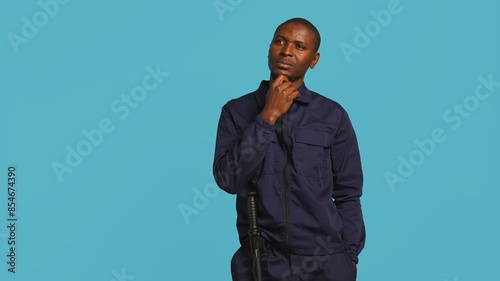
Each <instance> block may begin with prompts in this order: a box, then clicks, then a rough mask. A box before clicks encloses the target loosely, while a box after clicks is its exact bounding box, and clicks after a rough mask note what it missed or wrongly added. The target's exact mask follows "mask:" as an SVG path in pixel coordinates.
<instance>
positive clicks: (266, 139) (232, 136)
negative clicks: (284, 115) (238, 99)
mask: <svg viewBox="0 0 500 281" xmlns="http://www.w3.org/2000/svg"><path fill="white" fill-rule="evenodd" d="M235 119H238V120H235ZM245 123H246V124H245ZM274 132H275V125H273V124H270V123H268V122H266V121H265V120H264V119H262V118H261V117H260V115H257V116H256V117H255V120H254V121H253V122H250V123H249V122H248V121H245V120H243V118H241V117H240V116H238V115H237V116H234V115H233V112H232V111H231V110H229V109H228V108H227V106H224V107H223V108H222V113H221V116H220V119H219V125H218V128H217V139H216V144H215V157H214V165H213V173H214V177H215V181H216V182H217V185H219V187H220V188H222V189H223V190H225V191H226V192H228V193H231V194H236V193H237V192H238V191H239V190H240V188H242V187H243V186H244V185H245V184H247V183H248V182H250V180H251V179H252V177H253V175H254V174H255V173H256V172H257V171H258V169H259V167H260V165H261V163H262V161H263V159H264V157H265V155H266V153H267V150H268V148H269V146H270V144H271V141H272V139H273V138H274V137H275V133H274Z"/></svg>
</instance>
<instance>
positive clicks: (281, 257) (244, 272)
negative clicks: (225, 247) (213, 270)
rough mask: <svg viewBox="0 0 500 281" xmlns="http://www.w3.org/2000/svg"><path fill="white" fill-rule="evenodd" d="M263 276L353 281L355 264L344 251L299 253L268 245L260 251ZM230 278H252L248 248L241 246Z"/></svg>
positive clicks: (244, 280) (291, 280)
mask: <svg viewBox="0 0 500 281" xmlns="http://www.w3.org/2000/svg"><path fill="white" fill-rule="evenodd" d="M261 263H262V275H263V276H262V279H263V280H269V281H271V280H272V281H285V280H286V281H309V280H311V281H355V280H356V274H357V272H356V267H355V266H354V265H353V264H352V262H351V260H350V258H349V256H348V254H347V253H346V252H341V253H335V254H331V255H325V256H300V255H291V254H288V253H284V252H282V251H281V250H279V249H276V248H274V247H268V248H267V249H265V250H263V252H262V253H261ZM231 275H232V277H233V281H253V280H254V279H253V275H252V271H251V269H250V257H249V247H248V245H247V244H245V245H244V246H242V247H240V248H239V249H238V250H237V251H236V253H235V254H234V256H233V258H232V260H231Z"/></svg>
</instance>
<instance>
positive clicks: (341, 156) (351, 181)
mask: <svg viewBox="0 0 500 281" xmlns="http://www.w3.org/2000/svg"><path fill="white" fill-rule="evenodd" d="M331 158H332V164H333V165H332V169H333V177H334V181H333V182H334V186H333V191H332V197H333V198H334V199H335V205H336V206H337V209H338V212H339V214H340V216H341V219H342V224H343V228H342V237H343V240H344V244H345V248H346V249H347V251H348V253H349V255H350V257H351V260H353V261H354V262H356V263H357V262H358V255H359V253H360V252H361V250H362V249H363V247H364V244H365V236H366V234H365V225H364V221H363V214H362V211H361V202H360V197H361V195H362V188H363V172H362V168H361V160H360V155H359V148H358V142H357V139H356V134H355V132H354V129H353V127H352V124H351V121H350V120H349V117H348V115H347V113H346V112H345V111H344V112H343V114H342V118H341V122H340V126H339V129H338V131H337V133H336V136H335V141H334V145H333V147H332V149H331Z"/></svg>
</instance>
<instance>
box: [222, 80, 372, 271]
mask: <svg viewBox="0 0 500 281" xmlns="http://www.w3.org/2000/svg"><path fill="white" fill-rule="evenodd" d="M268 88H269V82H268V81H263V82H262V83H261V84H260V87H259V89H258V90H257V91H255V92H252V93H249V94H247V95H244V96H242V97H240V98H237V99H234V100H231V101H229V102H228V103H227V104H226V105H224V107H223V108H222V113H221V116H220V120H219V125H218V129H217V141H216V148H215V159H214V166H213V172H214V176H215V179H216V182H217V184H218V185H219V187H220V188H222V189H223V190H225V191H226V192H228V193H231V194H237V199H236V209H237V214H238V219H237V229H238V233H239V238H240V242H241V243H244V242H245V241H246V239H247V233H248V217H247V203H246V192H247V191H249V190H255V191H257V193H258V200H257V208H258V220H257V224H258V226H259V228H260V229H261V233H262V235H263V236H264V237H265V238H266V239H268V240H269V241H270V242H271V243H272V244H274V245H275V246H276V247H278V248H280V249H282V250H284V251H286V252H289V253H291V254H297V255H327V254H333V253H339V252H342V251H346V252H347V253H348V254H349V256H350V257H351V259H352V260H353V261H355V262H357V261H358V255H359V253H360V252H361V250H362V249H363V247H364V243H365V228H364V222H363V216H362V212H361V204H360V197H361V194H362V186H363V174H362V169H361V161H360V156H359V149H358V144H357V140H356V135H355V133H354V130H353V127H352V125H351V122H350V120H349V117H348V115H347V113H346V111H345V110H344V109H343V108H342V107H341V106H340V105H339V104H338V103H336V102H334V101H332V100H330V99H328V98H326V97H324V96H322V95H319V94H318V93H315V92H313V91H310V90H308V89H307V88H306V86H305V84H302V86H301V87H300V88H299V89H298V91H299V92H300V97H299V98H298V99H296V100H295V101H294V102H293V105H292V107H291V108H290V110H289V111H288V112H287V113H286V114H285V115H283V116H282V117H281V118H280V119H278V121H277V122H276V123H275V124H270V123H268V122H266V121H265V120H263V119H262V118H261V117H260V115H259V114H260V112H261V111H262V109H263V107H264V105H265V102H266V94H267V90H268Z"/></svg>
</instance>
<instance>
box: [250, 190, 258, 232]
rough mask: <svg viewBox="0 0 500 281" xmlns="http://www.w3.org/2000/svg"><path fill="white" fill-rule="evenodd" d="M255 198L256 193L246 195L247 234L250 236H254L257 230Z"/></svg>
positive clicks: (251, 192)
mask: <svg viewBox="0 0 500 281" xmlns="http://www.w3.org/2000/svg"><path fill="white" fill-rule="evenodd" d="M255 197H257V192H255V191H249V192H248V193H247V203H248V227H249V228H248V232H249V233H250V234H254V235H255V234H256V233H255V231H256V230H258V228H257V204H256V203H255Z"/></svg>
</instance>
